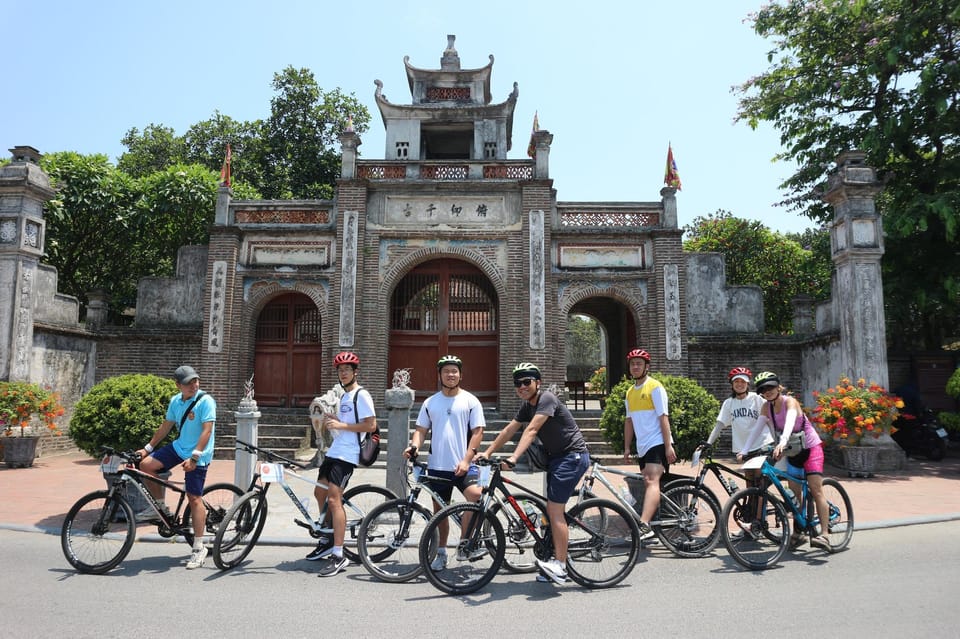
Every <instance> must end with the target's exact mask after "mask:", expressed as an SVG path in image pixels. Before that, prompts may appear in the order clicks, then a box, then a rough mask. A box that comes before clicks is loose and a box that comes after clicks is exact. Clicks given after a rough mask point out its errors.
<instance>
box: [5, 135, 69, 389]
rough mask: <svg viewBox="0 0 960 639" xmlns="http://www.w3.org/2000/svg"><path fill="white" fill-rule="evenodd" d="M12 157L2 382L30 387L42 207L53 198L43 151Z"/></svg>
mask: <svg viewBox="0 0 960 639" xmlns="http://www.w3.org/2000/svg"><path fill="white" fill-rule="evenodd" d="M10 152H11V153H12V154H13V158H12V160H11V162H10V163H9V164H7V165H6V166H3V167H0V299H2V300H3V303H2V304H0V379H2V380H10V381H28V380H29V379H30V353H31V352H32V351H33V315H34V313H33V306H34V297H35V295H36V288H37V283H36V280H37V266H38V265H39V263H40V258H41V256H42V255H43V248H44V233H45V230H46V226H45V223H44V220H43V205H44V203H46V202H47V201H48V200H51V199H52V198H53V196H54V195H55V192H54V190H53V189H52V188H50V178H49V177H48V176H47V174H46V173H44V172H43V171H42V170H41V169H40V164H39V163H40V152H39V151H37V150H36V149H35V148H33V147H30V146H17V147H14V148H12V149H10Z"/></svg>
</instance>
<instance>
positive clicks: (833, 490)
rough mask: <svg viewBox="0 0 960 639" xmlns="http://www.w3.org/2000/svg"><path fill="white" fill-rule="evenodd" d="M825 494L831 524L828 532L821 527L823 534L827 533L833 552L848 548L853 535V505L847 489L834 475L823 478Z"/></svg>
mask: <svg viewBox="0 0 960 639" xmlns="http://www.w3.org/2000/svg"><path fill="white" fill-rule="evenodd" d="M823 496H824V497H826V498H827V505H828V506H829V508H830V526H829V529H828V532H827V533H822V527H821V534H826V536H827V538H828V539H829V540H830V548H831V550H832V552H837V551H840V550H843V549H844V548H846V547H847V546H848V545H849V544H850V539H851V538H852V537H853V506H852V505H851V504H850V497H848V496H847V491H846V490H844V489H843V486H842V485H841V484H840V482H838V481H837V480H836V479H833V478H832V477H827V478H826V479H824V480H823Z"/></svg>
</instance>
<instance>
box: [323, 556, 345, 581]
mask: <svg viewBox="0 0 960 639" xmlns="http://www.w3.org/2000/svg"><path fill="white" fill-rule="evenodd" d="M348 563H350V561H349V560H348V559H347V558H346V557H337V556H336V555H332V556H331V557H330V561H328V562H327V564H326V565H325V566H324V567H323V568H321V569H320V574H319V575H318V576H320V577H333V576H334V575H336V574H339V573H340V572H343V571H344V570H346V569H347V564H348Z"/></svg>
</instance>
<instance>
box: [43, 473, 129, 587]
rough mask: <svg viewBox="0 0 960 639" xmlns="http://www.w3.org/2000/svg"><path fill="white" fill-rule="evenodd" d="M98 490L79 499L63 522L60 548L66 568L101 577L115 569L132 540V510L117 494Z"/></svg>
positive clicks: (127, 551) (127, 550) (125, 554)
mask: <svg viewBox="0 0 960 639" xmlns="http://www.w3.org/2000/svg"><path fill="white" fill-rule="evenodd" d="M109 495H110V493H109V492H108V491H106V490H98V491H96V492H92V493H90V494H89V495H84V496H83V497H81V498H80V499H79V500H78V501H77V503H75V504H74V505H73V507H72V508H71V509H70V511H69V512H68V513H67V516H66V518H65V519H64V520H63V526H62V527H61V529H60V547H61V548H62V549H63V555H64V557H66V558H67V561H69V562H70V565H71V566H73V567H74V568H76V569H77V570H79V571H80V572H84V573H91V574H97V575H99V574H103V573H105V572H107V571H108V570H111V569H113V568H115V567H116V566H118V565H119V564H120V562H121V561H123V559H124V557H126V556H127V553H129V552H130V548H132V547H133V541H134V539H135V532H136V531H135V529H136V524H135V523H134V516H133V508H131V507H130V504H129V503H127V500H126V499H124V498H123V497H121V496H120V495H119V493H118V494H115V495H113V496H112V497H111V496H109Z"/></svg>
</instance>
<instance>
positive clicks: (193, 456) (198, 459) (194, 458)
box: [190, 455, 200, 464]
mask: <svg viewBox="0 0 960 639" xmlns="http://www.w3.org/2000/svg"><path fill="white" fill-rule="evenodd" d="M190 459H192V460H193V462H194V463H196V464H199V463H200V457H199V456H198V455H190Z"/></svg>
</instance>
